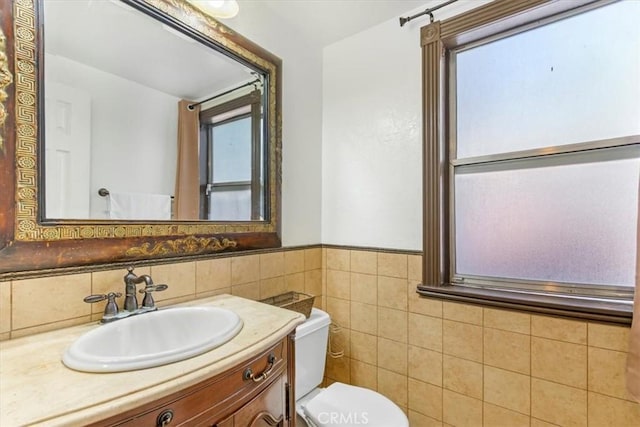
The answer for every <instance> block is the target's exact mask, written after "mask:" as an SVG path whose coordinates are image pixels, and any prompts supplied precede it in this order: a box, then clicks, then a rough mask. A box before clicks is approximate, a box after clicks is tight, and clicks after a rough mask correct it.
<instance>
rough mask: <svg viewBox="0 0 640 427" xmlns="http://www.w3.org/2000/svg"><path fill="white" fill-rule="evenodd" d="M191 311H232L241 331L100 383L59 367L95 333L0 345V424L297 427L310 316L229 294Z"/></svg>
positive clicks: (102, 377)
mask: <svg viewBox="0 0 640 427" xmlns="http://www.w3.org/2000/svg"><path fill="white" fill-rule="evenodd" d="M185 305H198V306H215V307H221V308H227V309H229V310H232V311H234V312H236V313H237V314H238V315H239V316H240V317H241V318H242V321H243V323H244V326H243V329H242V330H241V331H240V333H239V334H238V335H237V336H236V337H235V338H233V339H232V340H231V341H229V342H227V343H226V344H224V345H222V346H220V347H218V348H215V349H213V350H211V351H209V352H207V353H204V354H201V355H199V356H196V357H192V358H189V359H186V360H183V361H180V362H175V363H171V364H168V365H163V366H158V367H155V368H149V369H142V370H135V371H128V372H116V373H99V374H97V373H86V372H79V371H74V370H71V369H69V368H67V367H65V366H64V365H63V364H62V362H61V361H60V358H61V355H62V354H63V352H64V351H65V349H66V348H67V347H68V346H69V345H70V344H71V343H72V342H73V341H74V340H76V339H77V338H78V337H79V336H81V335H82V334H84V333H86V332H87V331H89V330H91V329H92V328H99V327H100V326H99V325H95V324H92V325H83V326H76V327H71V328H67V329H62V330H58V331H53V332H48V333H44V334H39V335H33V336H29V337H25V338H19V339H15V340H10V341H5V342H2V343H0V377H1V378H2V381H0V425H7V426H13V425H25V424H28V425H39V424H42V425H47V426H58V425H95V426H108V425H126V426H155V425H158V426H163V425H164V426H177V425H207V426H218V427H233V426H242V427H247V426H289V425H294V423H295V422H294V419H295V405H294V403H295V402H294V392H293V384H294V354H293V342H292V333H293V332H294V330H295V327H296V326H297V325H298V324H300V323H302V322H303V321H304V320H305V317H304V316H303V315H302V314H299V313H296V312H293V311H289V310H284V309H280V308H277V307H272V306H268V305H265V304H261V303H258V302H255V301H250V300H246V299H243V298H238V297H233V296H230V295H221V296H217V297H213V298H208V299H203V300H199V301H193V302H190V303H187V304H182V306H185ZM197 326H198V325H194V327H197Z"/></svg>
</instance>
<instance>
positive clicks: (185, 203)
mask: <svg viewBox="0 0 640 427" xmlns="http://www.w3.org/2000/svg"><path fill="white" fill-rule="evenodd" d="M190 104H193V101H186V100H184V99H183V100H181V101H180V102H179V103H178V167H177V170H176V194H175V214H174V217H175V218H176V219H191V220H193V219H198V218H199V216H200V175H199V172H198V168H199V160H198V152H199V145H200V119H199V114H200V106H199V105H198V106H195V107H194V108H193V110H189V108H188V107H189V105H190Z"/></svg>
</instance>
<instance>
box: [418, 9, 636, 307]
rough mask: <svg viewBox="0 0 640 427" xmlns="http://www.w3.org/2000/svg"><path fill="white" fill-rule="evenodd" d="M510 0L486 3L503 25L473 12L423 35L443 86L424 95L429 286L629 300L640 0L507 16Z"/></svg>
mask: <svg viewBox="0 0 640 427" xmlns="http://www.w3.org/2000/svg"><path fill="white" fill-rule="evenodd" d="M507 3H510V4H511V5H513V4H514V2H504V1H501V0H497V1H496V2H494V4H490V7H489V8H488V9H489V10H493V13H494V17H497V18H500V19H502V21H501V23H500V24H499V25H497V24H496V22H499V21H500V19H496V20H495V21H494V22H483V23H482V24H483V25H475V26H474V23H473V22H471V21H473V19H471V18H469V16H473V14H474V11H471V12H470V13H469V14H468V16H467V17H462V18H461V19H459V20H458V21H457V22H458V24H459V23H460V22H461V21H463V20H465V19H466V20H467V21H468V22H469V25H468V26H467V28H466V29H464V31H462V32H461V33H457V34H455V33H453V34H451V33H447V25H446V24H447V21H445V22H444V23H442V28H441V29H440V31H441V32H440V34H439V36H440V37H439V38H438V39H436V40H433V41H432V44H434V45H435V46H431V47H429V46H425V60H426V61H425V71H426V73H427V74H426V75H427V81H426V83H427V86H428V83H429V82H430V81H431V82H433V81H434V80H435V79H436V78H437V80H436V82H437V83H438V84H439V90H435V91H434V90H433V89H429V88H428V87H427V88H426V89H425V95H426V98H425V100H426V101H427V104H426V106H427V108H429V105H431V106H432V107H433V108H439V111H438V112H437V113H436V112H433V113H429V112H428V111H426V112H425V114H426V123H425V124H426V129H425V130H426V132H425V135H426V138H425V153H426V157H425V160H426V161H427V165H428V166H427V167H429V166H431V167H432V169H431V171H427V172H426V173H425V187H426V192H425V209H426V211H427V212H426V215H425V217H426V221H425V222H426V223H425V258H428V257H429V256H430V254H431V255H432V256H434V257H435V261H433V260H427V261H425V262H426V264H425V267H426V268H425V272H426V274H425V284H424V285H427V286H429V285H430V286H431V287H433V286H436V287H437V286H443V285H449V284H453V285H454V286H451V287H452V288H461V287H462V286H465V287H469V288H472V289H473V291H472V292H474V293H475V294H481V293H482V291H484V290H491V292H495V291H497V292H498V293H499V292H502V293H503V295H504V292H505V291H510V292H512V293H513V292H517V293H518V294H519V295H520V296H519V297H518V298H522V295H523V294H526V295H529V296H530V295H535V294H537V295H542V296H544V297H547V296H549V295H553V296H556V297H559V296H562V297H564V298H565V299H566V297H581V298H586V299H589V300H591V301H594V299H607V300H608V299H612V298H613V299H619V300H621V301H630V300H631V299H632V298H633V290H634V282H635V262H636V251H637V248H636V239H637V232H638V231H637V224H638V183H639V178H640V27H638V26H637V23H636V22H635V20H634V16H639V15H640V2H635V1H618V2H610V1H609V2H598V3H594V2H582V3H587V5H586V6H582V7H581V8H578V9H573V10H564V11H558V10H555V11H551V10H550V8H549V7H550V6H551V3H553V2H548V3H549V4H547V5H545V3H547V2H539V3H542V4H543V6H547V7H546V8H545V7H537V8H533V9H532V10H529V11H527V10H526V8H527V6H525V5H524V4H523V6H522V10H519V11H515V12H522V11H525V12H527V13H525V14H517V13H515V12H514V13H513V14H512V15H507V16H505V15H501V13H502V12H501V10H505V7H504V6H506V4H507ZM515 3H518V2H515ZM522 3H524V2H522ZM560 3H562V2H560ZM567 3H570V2H565V6H564V7H575V5H576V3H573V4H572V5H569V4H567ZM557 6H558V5H554V6H552V7H556V8H557ZM528 7H531V6H528ZM485 9H487V8H485ZM507 13H508V12H507ZM523 16H524V17H525V19H529V21H528V23H527V22H523ZM509 17H510V18H511V19H509ZM505 18H506V19H505ZM454 19H455V18H454ZM432 25H433V24H432ZM496 25H497V26H496ZM451 27H454V25H453V24H452V25H451ZM478 28H480V30H478ZM442 33H445V34H442ZM424 34H426V31H425V32H424V33H423V35H424ZM423 40H424V37H423ZM439 43H441V45H439ZM427 44H428V43H427ZM439 46H441V47H444V51H445V52H446V55H445V56H444V58H443V59H439V58H438V59H436V55H435V54H436V53H437V50H438V47H439ZM429 49H431V50H432V51H430V50H429ZM429 59H432V60H431V61H430V60H429ZM428 73H431V75H429V74H428ZM434 74H436V75H437V77H435V76H434ZM444 87H446V88H447V91H444V90H443V88H444ZM433 92H435V93H433ZM445 93H446V95H447V96H446V98H445V97H444V94H445ZM429 100H431V103H430V104H429ZM430 125H431V126H430ZM436 146H437V147H436ZM428 198H431V199H432V200H427V199H428ZM434 199H435V200H434ZM445 287H446V286H445ZM462 293H464V291H462ZM572 304H574V305H575V301H574V302H572Z"/></svg>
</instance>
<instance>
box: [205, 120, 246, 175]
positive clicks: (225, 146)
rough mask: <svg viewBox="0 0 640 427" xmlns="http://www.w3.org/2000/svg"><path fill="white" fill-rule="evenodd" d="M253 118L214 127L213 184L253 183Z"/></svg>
mask: <svg viewBox="0 0 640 427" xmlns="http://www.w3.org/2000/svg"><path fill="white" fill-rule="evenodd" d="M251 159H252V156H251V117H246V118H244V119H239V120H234V121H231V122H228V123H225V124H222V125H217V126H214V127H213V182H215V183H221V182H234V181H251Z"/></svg>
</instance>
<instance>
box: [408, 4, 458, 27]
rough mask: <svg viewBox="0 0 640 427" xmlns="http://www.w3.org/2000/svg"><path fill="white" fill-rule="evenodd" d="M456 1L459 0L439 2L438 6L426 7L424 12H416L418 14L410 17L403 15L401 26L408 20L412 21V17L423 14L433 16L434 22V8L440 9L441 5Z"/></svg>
mask: <svg viewBox="0 0 640 427" xmlns="http://www.w3.org/2000/svg"><path fill="white" fill-rule="evenodd" d="M456 1H458V0H449V1H446V2H444V3H442V4H439V5H437V6H434V7H432V8H430V9H426V10H425V11H424V12H420V13H416V14H415V15H413V16H408V17H406V18H402V17H401V18H400V26H401V27H402V26H404V24H406V23H407V22H409V21H411V20H412V19H415V18H417V17H419V16H422V15H429V17H430V18H431V22H433V11H434V10H438V9H440V8H441V7H445V6H448V5H450V4H451V3H455V2H456Z"/></svg>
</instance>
